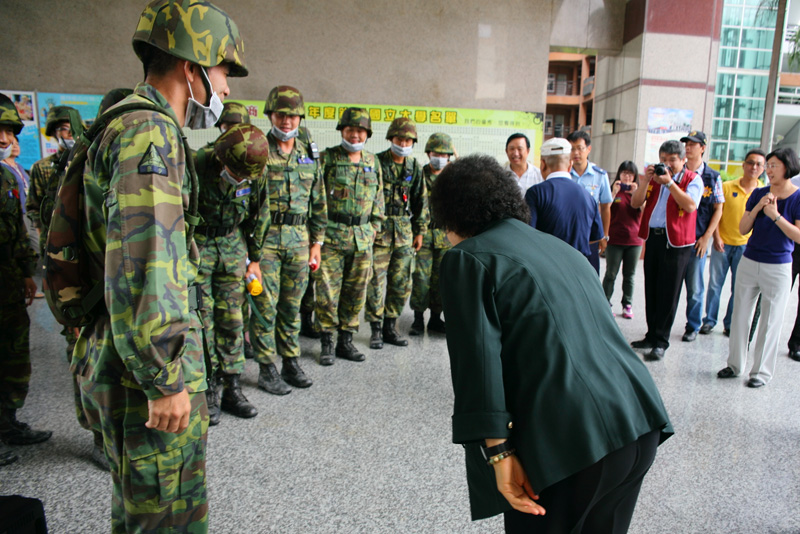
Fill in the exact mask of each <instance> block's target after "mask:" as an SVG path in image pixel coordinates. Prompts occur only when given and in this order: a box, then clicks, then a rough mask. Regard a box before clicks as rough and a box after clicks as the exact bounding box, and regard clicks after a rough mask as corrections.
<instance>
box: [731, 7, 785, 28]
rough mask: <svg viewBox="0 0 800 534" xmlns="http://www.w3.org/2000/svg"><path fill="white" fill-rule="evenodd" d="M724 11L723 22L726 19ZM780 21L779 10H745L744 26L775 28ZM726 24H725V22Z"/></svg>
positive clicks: (763, 8) (767, 8) (764, 8)
mask: <svg viewBox="0 0 800 534" xmlns="http://www.w3.org/2000/svg"><path fill="white" fill-rule="evenodd" d="M724 13H725V12H724V11H723V20H724V17H725V14H724ZM777 21H778V10H777V8H776V9H771V8H769V7H757V8H751V7H748V8H746V9H745V10H744V18H743V19H742V26H752V27H754V28H774V27H775V24H776V23H777ZM723 24H724V22H723Z"/></svg>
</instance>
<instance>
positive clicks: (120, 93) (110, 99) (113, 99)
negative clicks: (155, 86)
mask: <svg viewBox="0 0 800 534" xmlns="http://www.w3.org/2000/svg"><path fill="white" fill-rule="evenodd" d="M131 94H133V89H122V88H121V89H112V90H110V91H109V92H107V93H106V94H105V96H104V97H103V100H102V101H100V109H98V110H97V117H98V118H99V117H100V115H102V114H103V113H105V112H106V110H107V109H108V108H110V107H111V106H113V105H114V104H117V103H119V102H121V101H122V100H124V99H125V98H126V97H128V96H129V95H131Z"/></svg>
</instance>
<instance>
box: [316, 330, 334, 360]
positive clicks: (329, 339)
mask: <svg viewBox="0 0 800 534" xmlns="http://www.w3.org/2000/svg"><path fill="white" fill-rule="evenodd" d="M319 337H320V341H321V343H322V350H321V351H320V353H319V364H320V365H326V366H327V365H333V332H321V333H320V336H319Z"/></svg>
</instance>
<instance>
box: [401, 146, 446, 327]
mask: <svg viewBox="0 0 800 534" xmlns="http://www.w3.org/2000/svg"><path fill="white" fill-rule="evenodd" d="M425 153H426V154H427V155H428V158H429V159H430V163H429V164H428V165H425V166H424V167H423V168H422V176H423V177H424V179H425V189H426V191H427V194H428V196H429V197H430V194H431V188H432V187H433V182H434V180H436V177H437V176H438V175H439V173H441V172H442V169H444V167H445V165H447V163H448V162H449V161H450V157H451V156H452V155H453V154H455V147H454V146H453V140H452V139H451V138H450V136H449V135H447V134H446V133H435V134H433V135H431V136H430V137H429V138H428V142H427V143H425ZM451 246H452V245H451V244H450V241H449V240H448V239H447V232H446V231H445V229H444V228H442V227H441V226H439V225H437V224H436V221H430V224H429V226H428V231H427V233H426V234H425V235H424V236H423V238H422V248H420V249H419V250H418V251H417V257H416V264H415V266H414V285H413V287H412V289H411V302H410V305H411V309H412V310H414V322H413V323H412V324H411V330H410V331H409V332H408V333H409V334H410V335H412V336H421V335H422V334H424V333H425V320H424V318H423V314H424V313H425V310H426V309H428V308H430V310H431V318H430V320H429V321H428V330H429V331H432V332H440V333H442V334H444V333H445V327H444V321H443V320H442V318H441V314H442V297H441V295H440V294H439V265H440V264H441V263H442V258H443V257H444V253H445V252H447V251H448V249H450V247H451Z"/></svg>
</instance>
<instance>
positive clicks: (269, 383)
mask: <svg viewBox="0 0 800 534" xmlns="http://www.w3.org/2000/svg"><path fill="white" fill-rule="evenodd" d="M258 369H259V370H258V387H260V388H261V389H263V390H264V391H266V392H267V393H272V394H273V395H287V394H289V393H291V392H292V388H290V387H289V384H287V383H286V382H284V381H283V378H281V375H280V374H278V368H277V367H275V364H274V363H260V364H258Z"/></svg>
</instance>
